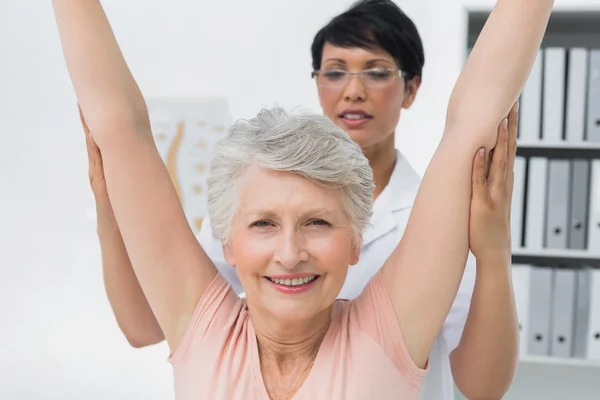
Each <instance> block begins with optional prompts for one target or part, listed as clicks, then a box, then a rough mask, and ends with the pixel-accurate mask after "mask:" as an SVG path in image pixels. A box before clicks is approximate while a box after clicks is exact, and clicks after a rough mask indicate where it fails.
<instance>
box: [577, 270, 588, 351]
mask: <svg viewBox="0 0 600 400" xmlns="http://www.w3.org/2000/svg"><path fill="white" fill-rule="evenodd" d="M591 281H592V269H591V268H588V267H582V268H581V269H578V270H577V271H576V283H575V284H576V290H575V321H574V327H573V357H576V358H587V354H588V335H589V326H590V300H591V297H590V296H591Z"/></svg>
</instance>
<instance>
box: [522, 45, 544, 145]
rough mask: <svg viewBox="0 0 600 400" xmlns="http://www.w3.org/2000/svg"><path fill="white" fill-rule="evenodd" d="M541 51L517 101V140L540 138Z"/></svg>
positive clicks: (530, 140) (524, 140)
mask: <svg viewBox="0 0 600 400" xmlns="http://www.w3.org/2000/svg"><path fill="white" fill-rule="evenodd" d="M543 58H544V57H543V53H542V51H541V50H540V51H539V52H538V55H537V58H536V59H535V63H534V64H533V68H532V70H531V73H530V74H529V78H528V79H527V82H526V83H525V87H524V88H523V93H522V94H521V101H520V103H519V114H520V117H519V119H520V120H521V121H520V124H519V140H521V141H523V142H533V141H537V140H539V139H540V135H541V126H542V124H541V122H542V119H541V118H542V83H543V82H542V76H543Z"/></svg>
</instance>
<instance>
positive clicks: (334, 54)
mask: <svg viewBox="0 0 600 400" xmlns="http://www.w3.org/2000/svg"><path fill="white" fill-rule="evenodd" d="M332 61H338V62H339V61H342V62H345V63H347V64H367V63H369V62H374V61H380V62H388V63H392V64H395V61H394V58H393V57H392V56H391V55H390V54H389V53H388V52H387V51H385V50H383V49H380V48H374V49H363V48H361V47H347V48H346V47H338V46H334V45H333V44H331V43H325V46H323V57H322V63H326V62H332Z"/></svg>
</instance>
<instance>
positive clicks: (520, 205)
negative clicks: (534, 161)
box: [510, 157, 527, 249]
mask: <svg viewBox="0 0 600 400" xmlns="http://www.w3.org/2000/svg"><path fill="white" fill-rule="evenodd" d="M526 166H527V164H526V160H525V158H524V157H516V158H515V167H514V182H513V197H512V205H511V217H510V226H511V243H512V248H513V249H519V248H521V247H522V246H523V226H524V222H525V221H524V220H523V217H524V213H523V211H524V208H525V173H526V171H525V169H526Z"/></svg>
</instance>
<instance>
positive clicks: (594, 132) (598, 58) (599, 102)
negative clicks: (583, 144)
mask: <svg viewBox="0 0 600 400" xmlns="http://www.w3.org/2000/svg"><path fill="white" fill-rule="evenodd" d="M587 109H588V113H587V132H586V138H587V140H589V141H591V142H600V49H599V50H592V51H590V71H589V83H588V108H587Z"/></svg>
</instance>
